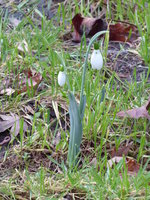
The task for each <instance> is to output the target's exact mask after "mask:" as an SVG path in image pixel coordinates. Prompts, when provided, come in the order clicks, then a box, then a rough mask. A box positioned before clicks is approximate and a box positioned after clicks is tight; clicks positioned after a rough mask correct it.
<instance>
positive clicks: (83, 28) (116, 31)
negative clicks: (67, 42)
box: [72, 13, 139, 43]
mask: <svg viewBox="0 0 150 200" xmlns="http://www.w3.org/2000/svg"><path fill="white" fill-rule="evenodd" d="M72 24H73V26H74V32H73V41H74V42H80V41H81V36H82V35H83V33H85V36H86V37H92V36H93V35H95V34H96V33H97V32H99V31H104V30H107V29H108V30H109V40H110V41H121V42H130V43H132V42H133V41H134V40H136V39H137V38H138V37H139V33H138V29H137V27H136V26H135V25H133V24H129V23H127V22H120V23H117V24H110V25H109V26H108V25H107V22H106V21H104V20H103V19H101V18H89V17H83V16H82V15H81V14H79V13H78V14H76V15H75V16H74V17H73V19H72Z"/></svg>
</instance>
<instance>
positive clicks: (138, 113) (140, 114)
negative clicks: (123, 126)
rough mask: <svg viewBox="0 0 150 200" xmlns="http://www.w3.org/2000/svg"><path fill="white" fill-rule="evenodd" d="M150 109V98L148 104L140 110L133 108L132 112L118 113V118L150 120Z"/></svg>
mask: <svg viewBox="0 0 150 200" xmlns="http://www.w3.org/2000/svg"><path fill="white" fill-rule="evenodd" d="M149 107H150V97H149V100H148V101H147V103H146V104H145V105H143V106H141V107H139V108H133V109H131V110H127V111H120V112H118V113H117V116H119V117H130V118H134V119H139V118H147V119H148V120H150V115H149V113H148V109H149Z"/></svg>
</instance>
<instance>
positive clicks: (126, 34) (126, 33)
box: [109, 22, 139, 43]
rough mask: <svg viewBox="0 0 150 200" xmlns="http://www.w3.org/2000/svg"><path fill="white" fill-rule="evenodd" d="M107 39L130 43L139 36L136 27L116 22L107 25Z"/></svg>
mask: <svg viewBox="0 0 150 200" xmlns="http://www.w3.org/2000/svg"><path fill="white" fill-rule="evenodd" d="M109 31H110V32H109V40H110V41H121V42H130V43H132V42H133V41H134V40H136V39H137V38H138V37H139V34H138V30H137V27H136V26H135V25H133V24H126V23H125V22H124V23H117V24H110V26H109Z"/></svg>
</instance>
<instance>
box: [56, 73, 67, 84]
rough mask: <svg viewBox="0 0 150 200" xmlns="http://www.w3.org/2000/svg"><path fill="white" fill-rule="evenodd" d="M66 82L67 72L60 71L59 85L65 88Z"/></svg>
mask: <svg viewBox="0 0 150 200" xmlns="http://www.w3.org/2000/svg"><path fill="white" fill-rule="evenodd" d="M65 82H66V74H65V72H61V71H60V72H59V74H58V84H59V85H60V86H64V85H65Z"/></svg>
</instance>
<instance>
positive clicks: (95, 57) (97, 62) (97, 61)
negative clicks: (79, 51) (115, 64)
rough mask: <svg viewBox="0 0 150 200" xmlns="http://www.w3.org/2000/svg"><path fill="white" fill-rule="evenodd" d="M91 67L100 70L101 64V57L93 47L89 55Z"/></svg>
mask: <svg viewBox="0 0 150 200" xmlns="http://www.w3.org/2000/svg"><path fill="white" fill-rule="evenodd" d="M91 65H92V69H97V70H100V69H101V68H102V66H103V57H102V55H101V52H100V50H99V49H94V51H93V53H92V55H91Z"/></svg>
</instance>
